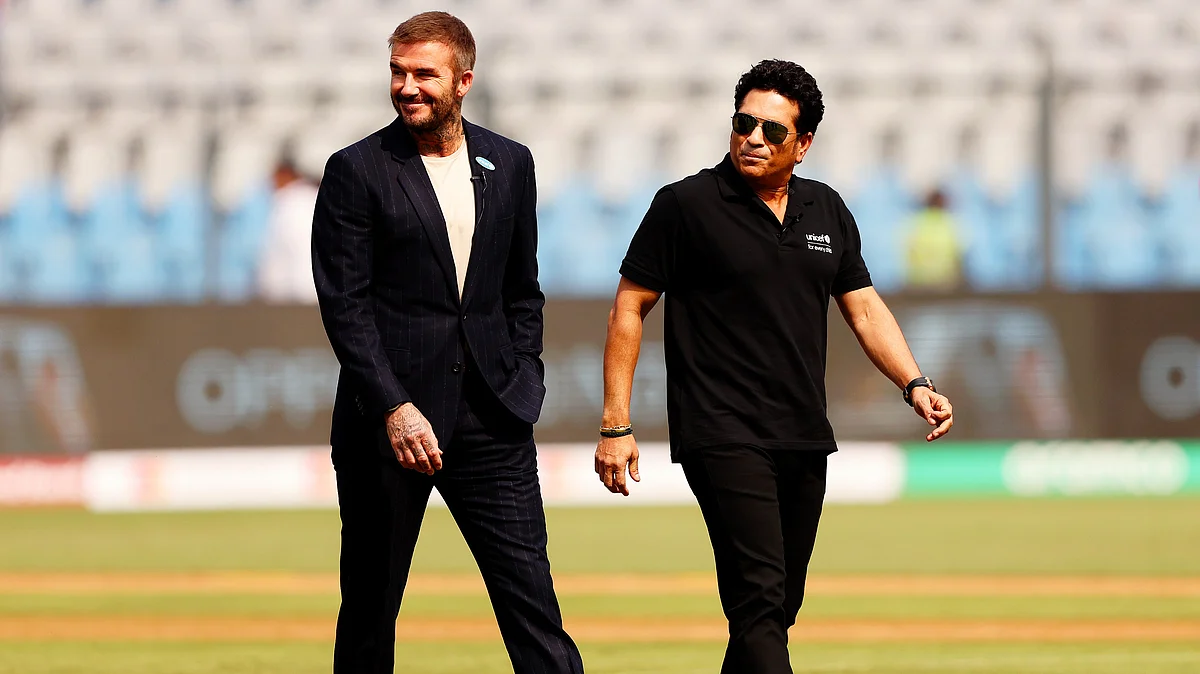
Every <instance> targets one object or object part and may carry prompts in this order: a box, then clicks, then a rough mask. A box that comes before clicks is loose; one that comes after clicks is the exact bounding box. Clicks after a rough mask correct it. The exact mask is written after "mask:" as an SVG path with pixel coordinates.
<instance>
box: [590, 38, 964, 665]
mask: <svg viewBox="0 0 1200 674" xmlns="http://www.w3.org/2000/svg"><path fill="white" fill-rule="evenodd" d="M734 102H735V106H736V110H737V112H736V114H734V116H733V131H732V133H731V134H730V138H729V155H727V156H726V157H725V159H724V160H723V161H722V162H721V163H720V164H718V165H717V166H716V167H715V168H712V169H705V170H703V171H701V172H700V173H697V174H696V175H694V176H691V177H689V178H686V179H684V180H681V181H679V182H677V183H673V184H671V185H668V186H666V187H664V188H662V189H661V190H659V192H658V194H657V195H656V196H655V198H654V201H653V203H652V204H651V205H650V209H649V211H648V212H647V213H646V216H645V218H644V219H643V220H642V224H641V226H640V227H639V228H638V231H637V233H636V234H635V235H634V237H633V242H632V243H631V244H630V246H629V252H628V254H627V255H626V257H625V261H624V263H623V264H622V265H621V276H622V279H621V283H620V286H619V287H618V289H617V297H616V302H615V304H614V307H613V310H612V313H611V314H610V316H609V322H608V342H607V344H606V346H605V353H604V416H603V421H602V423H601V436H602V437H601V439H600V443H599V445H598V447H597V449H596V472H597V473H598V474H599V475H600V479H601V480H603V482H604V485H605V486H606V487H608V488H609V490H610V491H612V492H614V493H621V494H625V495H628V494H629V490H628V486H627V484H626V479H625V473H626V471H627V470H628V472H629V476H630V477H631V478H632V479H633V480H635V481H636V480H638V479H639V475H638V465H637V461H638V451H637V445H636V443H635V442H634V438H633V435H632V428H631V427H630V425H629V424H630V421H629V395H630V389H631V388H632V384H633V373H634V368H635V366H636V364H637V357H638V349H639V346H640V342H641V336H642V320H643V319H644V318H645V316H646V314H647V313H648V312H649V311H650V310H651V308H653V307H654V305H655V303H657V301H658V298H659V297H660V296H661V295H662V294H663V293H666V295H667V302H666V312H667V313H666V361H667V363H666V364H667V417H668V421H669V422H670V439H671V457H672V459H673V460H675V461H677V462H679V463H681V464H682V466H683V471H684V474H685V475H686V476H687V480H688V483H689V484H690V485H691V488H692V492H693V493H694V494H695V495H696V499H697V500H698V501H699V504H700V509H701V512H702V513H703V515H704V520H705V523H706V524H707V526H708V533H709V537H710V539H711V541H712V546H713V552H714V555H715V557H716V568H717V583H718V587H719V590H720V595H721V604H722V606H723V608H724V610H725V615H726V617H727V618H728V619H729V647H728V649H727V650H726V653H725V663H724V665H723V667H722V670H721V671H722V672H723V673H725V674H760V673H762V674H766V673H770V674H776V673H779V672H789V673H790V672H791V671H792V669H791V665H790V664H789V659H788V651H787V629H788V627H790V626H791V625H792V624H794V623H795V620H796V613H797V611H799V609H800V603H801V601H802V599H803V595H804V579H805V575H806V574H807V571H808V561H809V558H810V556H811V555H812V549H813V543H814V541H815V540H816V533H817V522H818V520H819V519H820V516H821V504H822V501H823V500H824V497H825V468H826V459H827V457H828V455H829V454H830V453H832V452H834V451H836V450H837V445H836V444H835V442H834V437H833V429H832V427H831V426H830V425H829V420H828V419H827V416H826V402H825V346H826V331H827V327H828V326H827V321H826V316H827V315H828V309H829V299H830V298H831V297H832V298H834V299H835V300H837V303H838V307H839V309H841V312H842V316H843V317H845V319H846V322H847V323H848V324H849V325H850V327H851V329H852V330H853V331H854V334H855V335H856V336H857V337H858V341H859V343H860V344H861V345H862V348H863V350H864V351H866V353H867V355H868V356H869V357H870V358H871V360H872V362H874V363H875V365H876V366H877V367H878V368H879V370H880V371H881V372H883V374H885V375H886V376H887V377H888V378H889V379H891V380H892V381H893V382H895V384H896V386H897V387H898V388H900V389H903V398H904V400H905V401H906V402H908V403H909V404H911V405H912V406H913V407H914V409H915V410H916V412H917V414H918V415H920V416H922V417H923V418H925V419H926V420H927V421H928V422H929V424H930V426H933V427H934V428H932V429H931V431H930V433H929V434H928V435H927V436H926V439H927V440H930V441H932V440H935V439H937V438H939V437H941V436H942V435H944V434H945V433H946V432H947V431H949V430H950V426H951V425H952V424H953V416H952V411H951V407H950V402H949V401H948V400H947V399H946V398H945V397H944V396H942V395H939V394H938V393H936V392H935V390H934V387H933V384H932V382H930V381H929V380H928V379H927V378H925V377H922V376H921V372H920V370H919V369H918V368H917V364H916V362H915V361H914V359H913V357H912V354H911V352H910V351H909V349H908V345H907V344H906V343H905V340H904V336H903V335H902V334H901V332H900V328H899V326H898V325H897V324H896V321H895V319H894V318H893V317H892V314H891V312H889V311H888V309H887V307H886V306H885V305H884V303H883V301H882V300H881V299H880V298H879V295H878V294H877V293H876V292H875V289H874V288H872V287H871V276H870V274H869V273H868V272H867V266H866V264H865V263H864V262H863V259H862V255H861V254H860V249H861V245H860V240H859V233H858V227H857V225H855V223H854V218H853V217H852V216H851V215H850V212H849V211H848V210H847V209H846V205H845V204H844V203H843V202H842V199H841V197H839V196H838V194H837V193H836V192H835V191H833V189H831V188H830V187H828V186H827V185H824V184H822V183H819V182H816V181H812V180H805V179H803V178H799V177H796V176H793V175H792V170H793V168H794V167H795V165H796V164H798V163H800V161H801V160H803V158H804V154H805V153H806V152H807V151H808V149H809V148H810V147H812V142H813V133H814V132H815V131H816V128H817V124H818V123H819V122H820V121H821V116H822V114H823V113H824V105H823V104H822V102H821V92H820V90H819V89H818V88H817V83H816V81H815V80H814V79H813V78H812V76H811V75H810V74H808V73H807V72H806V71H805V70H804V69H803V68H801V67H800V66H798V65H796V64H794V63H790V62H786V61H763V62H762V63H759V64H758V65H756V66H755V67H754V68H752V69H751V70H750V71H749V72H748V73H746V74H745V75H743V76H742V78H741V80H740V81H739V82H738V84H737V88H736V91H735V93H734ZM897 402H898V403H899V401H897Z"/></svg>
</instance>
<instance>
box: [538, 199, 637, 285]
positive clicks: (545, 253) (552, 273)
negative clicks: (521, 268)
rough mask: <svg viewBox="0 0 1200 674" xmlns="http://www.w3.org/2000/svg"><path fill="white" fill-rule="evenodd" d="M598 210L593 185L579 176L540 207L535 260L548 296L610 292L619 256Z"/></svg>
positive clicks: (599, 205)
mask: <svg viewBox="0 0 1200 674" xmlns="http://www.w3.org/2000/svg"><path fill="white" fill-rule="evenodd" d="M604 211H605V204H604V202H603V201H602V200H601V199H600V196H599V194H598V193H597V192H596V189H595V187H594V186H593V185H592V184H591V182H590V181H589V180H587V179H586V178H583V177H581V176H576V177H575V178H574V179H572V181H571V182H570V183H569V184H568V185H566V186H565V187H564V188H563V189H562V190H560V191H559V193H558V196H557V197H556V198H555V199H554V201H553V202H552V203H548V204H546V205H544V206H543V207H542V208H541V210H540V211H539V221H540V223H541V226H540V239H541V245H540V246H539V252H538V261H539V266H540V270H541V271H540V273H541V278H542V281H543V284H544V285H545V287H546V292H547V293H548V294H552V295H558V296H575V297H579V296H584V297H586V296H604V295H608V294H611V293H613V292H614V291H616V288H617V280H618V277H619V271H620V260H619V258H618V257H617V254H616V253H615V249H616V246H615V245H614V237H613V236H612V235H611V233H610V232H609V231H608V227H607V224H608V223H607V222H606V218H605V212H604ZM621 254H622V255H623V254H624V250H622V251H621Z"/></svg>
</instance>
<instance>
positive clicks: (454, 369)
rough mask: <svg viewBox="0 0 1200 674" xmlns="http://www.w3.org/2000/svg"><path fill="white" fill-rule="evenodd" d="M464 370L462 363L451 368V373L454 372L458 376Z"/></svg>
mask: <svg viewBox="0 0 1200 674" xmlns="http://www.w3.org/2000/svg"><path fill="white" fill-rule="evenodd" d="M462 369H463V364H462V363H455V364H453V365H451V366H450V371H451V372H453V373H454V374H458V373H459V372H462Z"/></svg>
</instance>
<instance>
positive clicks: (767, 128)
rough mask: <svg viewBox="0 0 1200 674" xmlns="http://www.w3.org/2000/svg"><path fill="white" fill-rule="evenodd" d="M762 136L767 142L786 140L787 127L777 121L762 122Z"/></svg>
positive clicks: (778, 142)
mask: <svg viewBox="0 0 1200 674" xmlns="http://www.w3.org/2000/svg"><path fill="white" fill-rule="evenodd" d="M763 137H764V138H766V139H767V142H769V143H773V144H775V145H778V144H780V143H782V142H783V141H785V140H787V137H788V130H787V127H786V126H784V125H782V124H780V123H779V122H763Z"/></svg>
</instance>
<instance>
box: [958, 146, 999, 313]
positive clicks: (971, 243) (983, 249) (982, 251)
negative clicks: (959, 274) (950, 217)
mask: <svg viewBox="0 0 1200 674" xmlns="http://www.w3.org/2000/svg"><path fill="white" fill-rule="evenodd" d="M946 194H947V197H948V198H949V201H950V210H951V212H952V213H953V214H954V217H955V218H956V219H957V221H958V223H959V225H960V226H961V227H962V229H963V231H964V232H965V235H964V238H965V239H966V251H965V253H964V255H963V276H964V278H965V279H966V281H967V283H968V284H969V285H970V286H971V287H972V288H975V289H976V290H997V289H1001V288H1004V287H1005V286H1006V285H1007V282H1008V279H1007V268H1006V262H1007V260H1006V259H1005V255H1004V249H1003V247H1002V245H1001V243H1000V241H999V238H1000V237H999V236H998V235H997V231H996V224H995V217H994V216H995V214H994V212H993V209H992V207H991V204H990V203H989V201H988V197H987V193H986V192H985V191H984V189H983V185H982V183H980V181H979V179H978V176H977V175H976V174H975V172H974V171H973V170H972V169H970V168H962V169H960V170H957V171H955V172H954V174H953V177H952V178H951V179H950V181H949V182H948V184H947V187H946Z"/></svg>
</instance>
